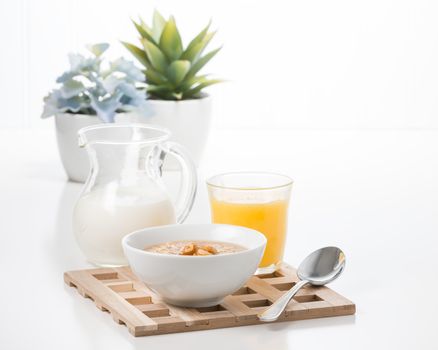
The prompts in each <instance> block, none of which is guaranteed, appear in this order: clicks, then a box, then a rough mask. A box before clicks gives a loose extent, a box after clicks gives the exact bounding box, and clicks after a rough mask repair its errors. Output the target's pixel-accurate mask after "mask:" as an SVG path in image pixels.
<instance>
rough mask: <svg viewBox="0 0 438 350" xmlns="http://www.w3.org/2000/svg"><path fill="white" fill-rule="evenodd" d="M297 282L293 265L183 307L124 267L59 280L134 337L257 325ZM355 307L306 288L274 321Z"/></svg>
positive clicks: (77, 273)
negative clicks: (216, 298) (219, 297)
mask: <svg viewBox="0 0 438 350" xmlns="http://www.w3.org/2000/svg"><path fill="white" fill-rule="evenodd" d="M297 280H298V277H297V275H296V272H295V269H293V268H292V267H290V266H288V265H283V266H282V267H281V268H280V269H279V270H278V271H276V272H274V273H272V274H267V275H258V276H253V277H251V278H250V279H249V280H248V282H247V283H246V285H245V286H244V287H242V288H241V289H239V290H238V291H237V292H235V293H234V294H233V295H229V296H227V297H226V298H225V299H224V301H223V302H222V303H221V304H220V305H217V306H213V307H201V308H182V307H177V306H173V305H169V304H166V303H164V302H163V301H161V300H160V297H159V296H158V295H157V294H156V293H154V292H153V291H152V290H150V289H149V288H148V287H147V286H145V285H144V284H143V283H142V282H140V281H139V280H138V279H137V277H136V276H135V275H134V274H133V273H132V271H131V270H130V268H129V267H121V268H99V269H89V270H79V271H69V272H66V273H64V281H65V283H67V284H68V285H69V286H71V287H75V288H77V290H78V292H79V294H81V295H82V296H83V297H85V298H90V299H92V300H93V301H94V303H95V304H96V306H97V307H98V308H99V309H100V310H102V311H107V312H109V313H110V314H111V315H112V317H113V319H114V321H116V322H117V323H119V324H125V325H126V327H128V329H129V332H130V333H131V334H132V335H134V336H136V337H138V336H146V335H154V334H165V333H179V332H188V331H198V330H203V329H214V328H225V327H237V326H246V325H254V324H261V323H263V322H260V321H259V320H258V318H257V313H258V312H259V311H260V310H263V309H264V308H265V307H266V306H268V305H271V304H272V303H273V302H274V301H275V300H277V299H278V298H279V297H280V296H281V295H282V294H283V293H285V291H286V290H289V289H290V288H291V287H292V286H293V285H294V284H295V283H296V282H297ZM355 311H356V307H355V305H354V304H353V303H352V302H351V301H349V300H348V299H346V298H344V297H343V296H342V295H339V294H338V293H336V292H334V291H333V290H331V289H330V288H327V287H313V286H309V285H308V286H306V287H304V288H303V289H301V290H300V291H299V292H298V294H297V295H296V296H295V297H294V299H293V300H292V301H291V302H290V303H289V305H288V307H287V308H286V310H285V312H284V313H283V314H282V316H281V317H280V318H279V319H278V320H277V321H276V322H280V321H293V320H304V319H309V318H319V317H331V316H344V315H353V314H354V313H355Z"/></svg>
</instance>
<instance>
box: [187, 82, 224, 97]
mask: <svg viewBox="0 0 438 350" xmlns="http://www.w3.org/2000/svg"><path fill="white" fill-rule="evenodd" d="M222 81H223V80H220V79H210V80H206V81H204V82H202V83H200V84H198V85H197V86H196V87H194V88H193V89H190V90H188V91H186V92H185V93H184V98H192V97H198V96H199V94H200V92H201V90H202V89H204V88H206V87H207V86H210V85H213V84H217V83H221V82H222Z"/></svg>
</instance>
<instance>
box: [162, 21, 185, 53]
mask: <svg viewBox="0 0 438 350" xmlns="http://www.w3.org/2000/svg"><path fill="white" fill-rule="evenodd" d="M160 48H161V49H162V50H163V52H164V54H165V55H166V56H167V57H168V58H169V60H171V61H174V60H177V59H179V58H180V56H181V54H182V51H183V47H182V41H181V36H180V35H179V32H178V29H177V27H176V23H175V19H174V18H173V17H170V19H169V20H168V21H167V23H166V25H165V26H164V29H163V32H162V33H161V37H160Z"/></svg>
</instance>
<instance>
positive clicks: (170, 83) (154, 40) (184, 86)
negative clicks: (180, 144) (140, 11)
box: [122, 11, 221, 100]
mask: <svg viewBox="0 0 438 350" xmlns="http://www.w3.org/2000/svg"><path fill="white" fill-rule="evenodd" d="M133 22H134V25H135V27H136V29H137V31H138V33H139V34H140V42H141V48H140V47H138V46H135V45H132V44H130V43H127V42H122V44H123V45H124V46H125V47H126V48H127V49H128V50H129V51H130V52H131V53H132V54H133V55H134V56H135V57H136V58H137V59H138V61H139V62H140V63H141V64H142V65H143V66H144V67H145V70H144V74H145V75H146V83H147V85H148V88H147V91H148V94H149V95H150V96H151V97H152V98H156V99H162V100H185V99H192V98H200V97H201V96H202V90H203V89H204V88H205V87H207V86H209V85H212V84H216V83H218V82H220V81H221V80H218V79H209V78H208V77H207V75H198V72H199V71H200V70H201V69H202V68H203V67H204V66H205V65H206V64H207V62H208V61H210V60H211V59H212V58H213V57H214V56H215V55H216V54H217V53H218V51H219V50H220V49H221V48H220V47H219V48H217V49H215V50H212V51H210V52H209V53H207V54H205V55H203V52H204V50H205V48H206V46H207V45H208V43H209V42H210V41H211V39H212V38H213V36H214V35H215V32H209V31H208V30H209V28H210V23H209V24H208V25H207V26H206V27H205V28H204V29H203V30H202V31H201V32H200V33H199V34H198V35H197V36H196V37H195V38H194V39H193V40H191V41H190V43H189V44H188V45H187V47H185V48H184V47H183V44H182V40H181V36H180V34H179V31H178V28H177V26H176V23H175V19H174V18H173V17H172V16H171V17H170V18H169V19H168V20H165V19H164V18H163V16H162V15H161V14H160V13H159V12H158V11H155V12H154V15H153V21H152V27H150V26H148V25H147V24H146V23H145V22H144V21H143V20H142V19H140V21H139V22H135V21H133Z"/></svg>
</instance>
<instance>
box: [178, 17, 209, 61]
mask: <svg viewBox="0 0 438 350" xmlns="http://www.w3.org/2000/svg"><path fill="white" fill-rule="evenodd" d="M210 25H211V20H210V21H209V22H208V24H207V26H206V27H205V28H204V29H203V30H202V31H201V32H200V33H199V34H198V35H197V36H195V38H194V39H193V40H192V41H191V42H190V43H189V45H187V48H186V49H185V50H184V53H183V54H182V55H181V59H185V60H187V59H188V60H189V61H191V60H190V58H189V57H190V54H189V53H190V52H191V51H192V50H193V48H194V47H195V46H196V45H198V44H200V43H201V42H202V40H203V39H204V37H205V36H206V35H207V32H208V29H209V28H210Z"/></svg>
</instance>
